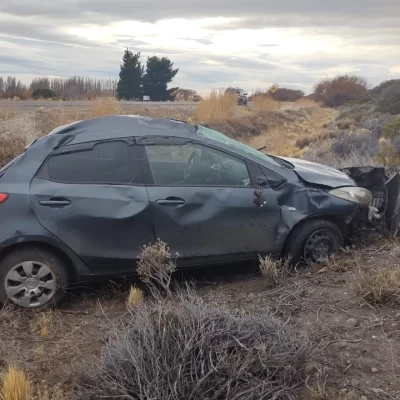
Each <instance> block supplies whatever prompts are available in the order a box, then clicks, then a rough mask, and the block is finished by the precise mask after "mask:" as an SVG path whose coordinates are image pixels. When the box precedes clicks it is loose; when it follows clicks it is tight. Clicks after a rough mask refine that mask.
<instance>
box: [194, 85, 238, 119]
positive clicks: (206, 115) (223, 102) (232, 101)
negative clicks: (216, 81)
mask: <svg viewBox="0 0 400 400" xmlns="http://www.w3.org/2000/svg"><path fill="white" fill-rule="evenodd" d="M236 104H237V98H236V96H235V95H234V94H224V93H223V92H222V91H212V92H211V94H210V95H209V97H208V98H207V99H205V100H202V101H200V103H199V104H198V106H197V108H196V110H195V114H194V119H195V120H196V121H197V122H212V121H222V120H225V119H228V118H230V117H232V115H233V112H234V109H235V106H236Z"/></svg>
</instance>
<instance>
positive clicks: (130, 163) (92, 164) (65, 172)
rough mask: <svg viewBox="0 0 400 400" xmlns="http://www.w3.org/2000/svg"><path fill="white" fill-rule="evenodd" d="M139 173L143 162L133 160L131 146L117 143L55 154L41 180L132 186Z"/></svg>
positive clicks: (46, 166) (43, 170)
mask: <svg viewBox="0 0 400 400" xmlns="http://www.w3.org/2000/svg"><path fill="white" fill-rule="evenodd" d="M139 170H140V166H139V160H137V159H132V157H131V149H130V146H129V145H128V144H127V143H126V142H124V141H115V142H103V143H98V144H96V145H95V146H94V147H93V148H92V149H85V150H80V151H72V152H69V153H61V154H55V155H54V156H52V157H50V159H49V160H48V161H47V163H46V164H45V166H44V167H43V169H42V171H40V173H39V176H38V177H39V178H42V179H47V180H50V181H55V182H61V183H110V184H112V183H131V182H136V180H135V178H137V177H138V174H139Z"/></svg>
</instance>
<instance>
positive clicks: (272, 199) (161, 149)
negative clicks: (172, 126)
mask: <svg viewBox="0 0 400 400" xmlns="http://www.w3.org/2000/svg"><path fill="white" fill-rule="evenodd" d="M138 144H139V146H138V147H140V148H141V149H142V169H143V173H144V175H145V177H146V179H147V182H148V184H147V190H148V194H149V198H150V202H151V205H152V210H153V218H154V227H155V232H156V236H157V238H160V239H161V240H163V241H165V242H167V243H168V244H169V246H170V248H171V251H172V253H173V254H175V253H177V257H178V258H179V259H180V263H181V264H190V265H193V264H198V263H202V262H208V261H209V262H218V261H224V260H234V259H248V258H253V257H255V256H257V254H264V253H275V251H276V243H275V242H276V241H275V237H276V232H277V229H278V225H279V221H280V207H279V206H278V204H277V200H276V196H275V194H274V191H273V190H272V189H268V188H266V189H265V198H266V203H265V204H264V205H263V206H262V207H260V206H258V205H257V204H256V203H255V194H254V192H255V180H256V179H257V176H256V175H257V172H256V173H255V174H254V173H253V172H252V171H258V173H259V175H262V172H261V170H260V168H259V167H258V166H256V165H254V164H252V165H250V164H249V163H248V162H246V160H244V159H242V158H240V157H238V156H235V155H233V154H229V153H227V152H225V151H221V150H220V149H217V148H215V147H209V146H205V145H204V144H201V143H197V142H193V141H188V140H186V139H178V138H159V139H154V138H151V139H149V140H147V139H146V138H143V139H141V140H140V139H139V141H138Z"/></svg>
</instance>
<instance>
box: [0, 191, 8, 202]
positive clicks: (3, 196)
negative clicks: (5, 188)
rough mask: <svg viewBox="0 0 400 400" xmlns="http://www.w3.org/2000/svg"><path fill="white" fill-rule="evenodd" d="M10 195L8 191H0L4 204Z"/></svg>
mask: <svg viewBox="0 0 400 400" xmlns="http://www.w3.org/2000/svg"><path fill="white" fill-rule="evenodd" d="M8 197H9V195H8V193H0V204H3V203H4V202H5V201H6V200H7V199H8Z"/></svg>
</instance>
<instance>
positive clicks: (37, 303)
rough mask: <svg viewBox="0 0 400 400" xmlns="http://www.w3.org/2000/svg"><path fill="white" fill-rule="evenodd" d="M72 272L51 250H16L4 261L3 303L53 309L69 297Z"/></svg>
mask: <svg viewBox="0 0 400 400" xmlns="http://www.w3.org/2000/svg"><path fill="white" fill-rule="evenodd" d="M68 283H69V276H68V269H67V266H66V265H65V263H64V261H63V260H62V259H61V258H60V257H59V256H58V255H57V254H55V253H53V252H52V251H50V250H47V249H42V248H40V247H24V248H20V249H15V250H14V251H12V252H11V253H9V254H7V255H6V256H5V257H4V258H3V259H2V260H1V261H0V303H1V304H5V303H6V302H7V301H9V302H11V303H13V304H15V305H17V306H19V307H22V308H29V309H46V308H52V307H55V306H57V305H59V304H60V303H61V301H62V300H63V299H64V298H65V295H66V292H65V288H66V287H67V286H68Z"/></svg>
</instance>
